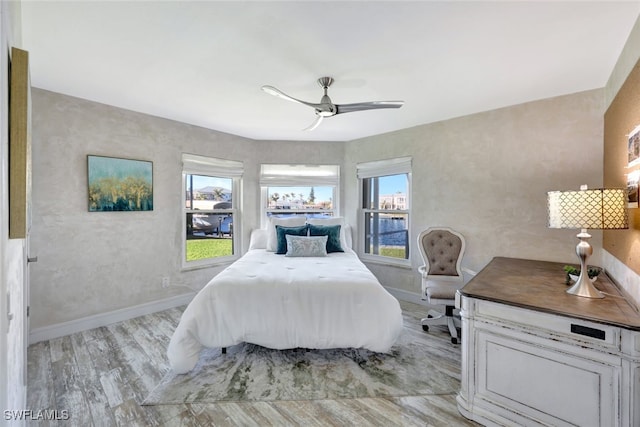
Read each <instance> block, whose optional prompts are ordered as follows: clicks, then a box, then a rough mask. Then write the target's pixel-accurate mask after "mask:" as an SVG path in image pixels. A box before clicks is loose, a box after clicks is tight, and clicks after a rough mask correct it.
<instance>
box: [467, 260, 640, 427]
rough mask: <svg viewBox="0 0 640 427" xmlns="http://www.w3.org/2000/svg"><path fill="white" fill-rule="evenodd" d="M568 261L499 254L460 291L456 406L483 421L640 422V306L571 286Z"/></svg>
mask: <svg viewBox="0 0 640 427" xmlns="http://www.w3.org/2000/svg"><path fill="white" fill-rule="evenodd" d="M562 267H563V264H559V263H552V262H545V261H532V260H522V259H513V258H494V259H493V260H492V261H491V262H490V263H489V264H488V265H487V267H485V268H484V269H483V270H482V271H481V272H480V273H478V275H477V276H476V277H475V278H474V279H473V280H471V281H470V282H469V283H468V284H467V285H466V286H465V287H464V288H463V289H461V290H460V292H459V294H458V297H459V300H458V305H459V308H460V314H461V317H462V378H461V389H460V392H459V394H458V396H457V402H458V409H459V411H460V413H461V414H462V415H464V416H465V417H467V418H469V419H472V420H474V421H477V422H479V423H482V424H485V425H506V426H534V425H536V426H537V425H551V426H580V427H589V426H602V427H612V426H621V427H627V426H631V427H633V426H640V314H639V313H638V311H637V308H636V307H635V305H634V304H631V303H630V302H629V301H628V300H627V299H625V297H624V296H623V295H622V294H621V293H620V291H619V290H618V288H617V287H616V286H615V285H614V284H613V283H612V282H611V281H610V280H609V279H608V278H607V277H606V276H605V275H603V274H601V275H600V277H598V280H597V281H596V283H595V285H596V287H597V288H598V289H600V290H601V291H603V292H605V293H606V294H607V295H606V297H605V298H603V299H590V298H583V297H578V296H574V295H569V294H567V293H566V292H565V290H566V289H567V287H566V285H565V274H564V271H563V270H562Z"/></svg>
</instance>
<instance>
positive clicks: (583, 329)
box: [571, 323, 605, 340]
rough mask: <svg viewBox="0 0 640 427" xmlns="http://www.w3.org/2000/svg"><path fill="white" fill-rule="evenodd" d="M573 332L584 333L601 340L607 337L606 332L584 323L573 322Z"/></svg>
mask: <svg viewBox="0 0 640 427" xmlns="http://www.w3.org/2000/svg"><path fill="white" fill-rule="evenodd" d="M571 332H573V333H574V334H579V335H584V336H587V337H591V338H597V339H599V340H604V339H605V332H604V331H602V330H600V329H594V328H589V327H587V326H582V325H574V324H573V323H572V324H571Z"/></svg>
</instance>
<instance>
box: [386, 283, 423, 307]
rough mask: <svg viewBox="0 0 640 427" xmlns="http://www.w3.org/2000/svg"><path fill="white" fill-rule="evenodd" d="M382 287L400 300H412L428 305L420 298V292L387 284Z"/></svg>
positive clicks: (415, 302)
mask: <svg viewBox="0 0 640 427" xmlns="http://www.w3.org/2000/svg"><path fill="white" fill-rule="evenodd" d="M384 288H385V289H386V290H387V292H389V293H390V294H391V295H393V296H394V297H396V298H397V299H399V300H401V301H407V302H412V303H414V304H420V305H428V304H427V302H426V301H423V300H422V298H421V297H420V294H418V293H415V292H410V291H405V290H404V289H398V288H391V287H388V286H385V287H384Z"/></svg>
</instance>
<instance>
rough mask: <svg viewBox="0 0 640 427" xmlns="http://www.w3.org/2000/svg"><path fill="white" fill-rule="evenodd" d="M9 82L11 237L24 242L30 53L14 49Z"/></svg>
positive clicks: (28, 213) (27, 206) (28, 179)
mask: <svg viewBox="0 0 640 427" xmlns="http://www.w3.org/2000/svg"><path fill="white" fill-rule="evenodd" d="M9 81H10V83H9V94H10V96H9V238H10V239H25V238H26V237H27V235H28V233H29V228H30V227H31V113H30V112H31V106H30V103H31V85H30V81H29V52H27V51H25V50H22V49H18V48H15V47H12V48H11V57H10V77H9Z"/></svg>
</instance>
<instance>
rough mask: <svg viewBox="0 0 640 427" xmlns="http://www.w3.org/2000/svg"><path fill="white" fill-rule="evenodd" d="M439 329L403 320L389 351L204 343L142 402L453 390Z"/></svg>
mask: <svg viewBox="0 0 640 427" xmlns="http://www.w3.org/2000/svg"><path fill="white" fill-rule="evenodd" d="M418 327H419V326H418ZM414 328H416V325H413V326H412V329H414ZM443 336H444V339H443V338H433V335H431V334H427V333H424V332H422V331H421V330H420V331H417V330H415V329H414V330H411V329H409V328H408V327H407V322H406V320H405V328H404V331H403V333H402V334H401V336H400V338H399V339H398V342H397V343H396V344H395V345H394V347H392V349H391V351H390V353H389V354H383V353H374V352H371V351H368V350H362V349H335V350H306V349H292V350H272V349H268V348H265V347H261V346H257V345H253V344H246V343H244V344H239V345H237V346H234V347H230V348H228V350H227V354H225V355H223V354H221V352H220V349H205V350H203V352H202V354H201V356H200V361H199V362H198V364H197V366H196V367H195V368H194V369H193V370H192V371H191V372H189V373H187V374H184V375H176V374H173V373H172V372H169V373H168V374H167V375H165V377H164V378H163V379H162V381H161V383H160V384H159V385H158V386H157V387H156V388H155V389H154V390H152V392H151V393H150V395H149V396H148V397H147V398H146V399H145V401H144V402H143V403H142V404H143V405H163V404H179V403H214V402H220V401H278V400H315V399H343V398H360V397H385V396H393V397H396V396H416V395H428V394H445V393H455V392H456V391H457V390H458V389H459V386H460V381H459V376H460V367H459V366H460V359H459V355H460V351H459V348H455V347H453V346H452V345H451V344H450V342H448V337H447V336H446V334H445V335H443Z"/></svg>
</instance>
